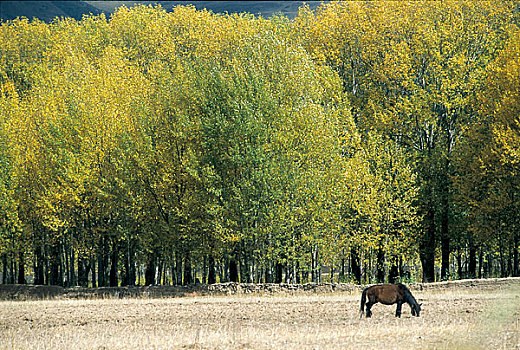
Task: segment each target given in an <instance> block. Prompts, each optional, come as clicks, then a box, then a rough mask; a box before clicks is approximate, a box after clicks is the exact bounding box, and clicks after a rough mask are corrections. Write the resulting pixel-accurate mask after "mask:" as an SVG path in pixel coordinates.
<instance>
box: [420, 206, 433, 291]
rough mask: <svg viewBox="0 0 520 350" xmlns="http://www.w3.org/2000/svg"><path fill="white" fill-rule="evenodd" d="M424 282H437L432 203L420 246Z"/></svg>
mask: <svg viewBox="0 0 520 350" xmlns="http://www.w3.org/2000/svg"><path fill="white" fill-rule="evenodd" d="M419 255H420V258H421V265H422V270H423V278H422V279H423V282H435V217H434V210H433V208H432V206H431V204H430V206H429V208H428V210H427V215H426V218H425V235H424V237H423V239H422V241H421V244H420V246H419Z"/></svg>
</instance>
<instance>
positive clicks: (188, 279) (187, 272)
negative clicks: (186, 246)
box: [183, 253, 194, 285]
mask: <svg viewBox="0 0 520 350" xmlns="http://www.w3.org/2000/svg"><path fill="white" fill-rule="evenodd" d="M193 282H194V281H193V275H192V273H191V256H190V253H186V255H185V256H184V282H183V284H184V285H188V284H192V283H193Z"/></svg>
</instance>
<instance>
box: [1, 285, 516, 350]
mask: <svg viewBox="0 0 520 350" xmlns="http://www.w3.org/2000/svg"><path fill="white" fill-rule="evenodd" d="M414 294H415V296H416V298H417V299H418V300H419V302H422V303H423V311H422V313H421V317H420V318H416V317H412V316H411V315H410V308H409V307H408V305H404V306H403V317H402V318H401V319H396V318H395V317H394V312H395V306H383V305H380V304H376V305H375V306H374V307H373V309H372V310H373V313H374V315H373V317H372V318H371V319H366V318H360V317H359V299H360V294H359V295H358V294H353V295H349V294H329V295H303V296H302V295H300V296H258V295H257V296H233V297H201V296H193V297H185V298H168V299H97V300H45V301H3V302H0V349H53V350H54V349H56V350H61V349H63V350H65V349H67V350H68V349H385V350H390V349H520V330H519V317H520V293H519V291H518V290H516V289H511V288H506V289H502V287H500V288H497V289H495V290H479V289H478V288H471V289H468V288H465V289H463V288H459V289H456V288H453V289H451V288H450V289H447V290H440V291H435V292H433V291H430V292H414Z"/></svg>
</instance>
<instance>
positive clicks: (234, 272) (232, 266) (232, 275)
mask: <svg viewBox="0 0 520 350" xmlns="http://www.w3.org/2000/svg"><path fill="white" fill-rule="evenodd" d="M229 280H230V281H231V282H238V265H237V262H236V260H235V258H230V259H229Z"/></svg>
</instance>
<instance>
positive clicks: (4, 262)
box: [2, 253, 7, 284]
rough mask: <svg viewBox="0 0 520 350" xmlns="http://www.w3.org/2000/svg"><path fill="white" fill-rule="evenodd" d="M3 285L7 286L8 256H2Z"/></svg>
mask: <svg viewBox="0 0 520 350" xmlns="http://www.w3.org/2000/svg"><path fill="white" fill-rule="evenodd" d="M2 284H7V254H6V253H4V254H2Z"/></svg>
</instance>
